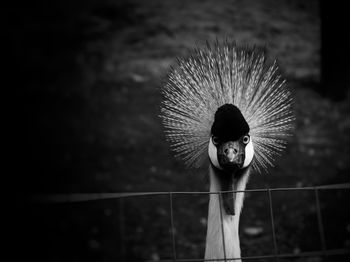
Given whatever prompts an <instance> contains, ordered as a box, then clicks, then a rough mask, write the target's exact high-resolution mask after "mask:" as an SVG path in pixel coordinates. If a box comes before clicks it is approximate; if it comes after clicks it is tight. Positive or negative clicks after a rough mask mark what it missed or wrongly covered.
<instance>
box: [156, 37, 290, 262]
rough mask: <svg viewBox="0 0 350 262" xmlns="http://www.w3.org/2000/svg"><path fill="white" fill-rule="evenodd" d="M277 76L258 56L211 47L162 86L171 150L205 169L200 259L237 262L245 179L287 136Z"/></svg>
mask: <svg viewBox="0 0 350 262" xmlns="http://www.w3.org/2000/svg"><path fill="white" fill-rule="evenodd" d="M277 70H278V69H277V65H276V62H273V63H271V64H269V63H268V62H267V59H266V57H265V54H264V52H262V51H259V50H257V49H255V48H249V47H239V46H237V45H236V44H235V43H230V42H228V41H225V42H223V43H219V42H216V43H215V44H214V45H210V44H207V45H206V46H205V47H202V48H197V49H194V50H193V51H192V52H191V53H190V55H189V56H187V57H184V58H179V59H178V64H177V65H176V66H175V67H173V68H171V70H170V73H169V74H168V77H167V82H166V84H165V85H164V87H163V88H162V94H163V101H162V105H161V117H162V122H163V125H164V126H165V132H166V137H167V139H168V140H169V141H170V143H171V146H172V149H173V150H174V151H175V152H176V153H177V156H179V157H180V158H182V159H183V160H184V161H185V163H186V164H187V166H189V167H200V166H202V165H206V163H208V165H209V178H210V198H209V210H208V224H207V237H206V247H205V259H211V261H216V260H221V261H222V260H223V259H225V260H229V259H231V261H233V260H232V259H235V260H234V261H241V259H240V258H241V250H240V242H239V231H238V229H239V218H240V213H241V209H242V205H243V198H244V190H245V188H246V184H247V181H248V178H249V174H250V173H251V172H252V171H255V172H257V173H262V172H264V171H267V170H268V168H269V167H271V166H273V161H274V160H275V157H276V156H277V155H279V154H280V153H281V152H282V151H283V149H284V148H285V145H286V142H287V137H288V136H289V135H291V131H292V129H293V121H294V116H293V112H292V95H291V92H290V90H288V89H287V88H286V86H285V81H284V80H282V79H281V76H280V74H279V73H278V72H277ZM207 160H209V161H207Z"/></svg>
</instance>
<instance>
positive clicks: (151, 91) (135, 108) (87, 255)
mask: <svg viewBox="0 0 350 262" xmlns="http://www.w3.org/2000/svg"><path fill="white" fill-rule="evenodd" d="M329 2H330V1H328V2H326V1H317V0H310V1H302V0H292V1H287V0H280V1H276V0H261V1H254V0H245V1H243V0H216V1H209V0H202V1H200V0H197V1H185V0H179V1H172V0H152V1H142V0H115V1H112V0H102V1H98V0H88V1H82V0H77V1H41V2H35V3H32V2H30V3H26V4H24V5H22V4H21V5H19V4H18V6H12V7H9V8H8V9H5V11H6V12H7V13H8V16H9V19H8V21H7V23H8V26H7V28H6V30H5V32H6V33H7V34H8V35H9V38H8V39H9V40H10V50H11V51H12V53H11V55H12V57H11V58H12V60H11V63H9V65H8V66H9V67H10V69H14V70H15V76H11V77H12V79H11V82H12V83H13V84H14V85H15V88H14V89H13V90H14V91H15V92H14V97H13V98H14V99H12V100H11V101H12V102H11V103H12V107H11V108H12V109H11V110H13V112H14V117H11V126H12V129H13V130H11V132H12V135H13V136H14V137H15V139H13V140H12V141H14V142H12V143H13V144H12V147H11V151H10V155H11V156H14V160H15V161H14V163H11V164H12V173H11V174H12V175H11V181H12V182H11V183H12V184H11V188H12V189H13V190H14V192H16V193H17V195H18V198H17V199H16V205H15V211H16V212H14V213H13V214H14V218H13V222H14V226H13V227H12V229H14V230H15V231H14V233H13V238H12V241H13V243H14V246H15V247H16V250H18V251H19V252H14V253H13V256H14V257H17V256H25V257H26V258H33V259H36V260H43V261H157V260H160V259H171V258H172V242H171V235H170V228H169V225H170V224H169V223H170V211H169V199H168V196H160V197H159V196H158V197H156V196H152V197H138V198H126V199H123V200H120V199H110V200H99V201H92V202H84V203H74V204H33V203H31V204H30V205H27V204H25V203H26V200H28V199H29V198H30V196H31V195H32V194H38V193H41V194H52V193H102V192H148V191H152V192H153V191H207V190H208V179H207V177H206V173H205V172H206V167H204V168H203V169H200V170H188V169H186V168H185V167H184V165H183V163H182V162H181V161H179V160H176V159H175V158H174V157H173V153H172V152H171V151H170V149H169V144H168V143H167V142H166V141H165V137H164V135H163V129H162V126H161V122H160V119H159V117H158V115H159V104H160V100H161V96H160V92H159V89H160V88H161V86H162V84H163V80H164V78H165V76H166V73H167V71H168V69H169V67H170V66H171V65H173V64H175V62H176V57H179V56H183V55H186V54H188V52H189V50H191V49H192V48H193V47H195V46H198V45H199V46H201V45H203V44H204V43H205V41H209V42H211V41H214V40H215V39H219V40H221V39H224V38H225V37H229V38H231V39H234V40H235V41H236V42H237V43H238V44H240V45H246V44H248V45H257V46H262V47H266V49H267V50H268V56H269V57H271V58H277V61H278V64H279V66H280V69H281V72H282V74H283V75H284V77H285V78H286V79H287V85H288V86H289V87H290V88H291V89H292V90H293V92H294V94H295V114H296V119H297V123H296V130H295V134H294V136H293V138H292V139H291V140H290V143H289V146H288V148H287V150H286V152H285V154H284V155H283V157H281V158H280V159H278V161H277V163H276V167H275V168H274V169H272V170H271V173H270V174H269V175H257V174H256V175H253V176H252V177H251V179H250V182H249V184H248V189H254V188H275V187H304V186H318V185H328V184H337V183H344V182H350V179H349V165H350V164H349V160H350V151H349V145H350V141H349V133H350V119H349V116H350V103H349V102H350V97H349V66H348V64H349V63H348V60H347V57H348V54H349V51H348V50H347V49H348V47H349V42H348V39H347V33H346V30H345V25H346V23H345V20H346V19H345V18H346V14H345V10H346V8H345V4H344V6H342V5H337V6H336V5H333V4H332V3H329ZM13 4H14V5H16V3H13ZM272 197H273V207H274V210H275V214H274V216H275V217H274V220H275V227H276V237H277V244H278V251H279V252H280V253H293V254H298V253H300V252H304V251H314V250H320V249H321V243H320V238H319V232H318V227H317V220H316V207H315V201H314V200H315V196H314V193H313V192H312V191H296V192H293V191H291V192H276V193H273V196H272ZM320 200H321V203H320V204H321V210H322V215H323V220H324V221H323V223H324V225H325V236H326V244H327V248H345V247H346V248H349V246H350V216H349V212H348V211H349V205H348V200H349V190H336V191H321V192H320ZM207 205H208V197H207V196H205V195H195V196H189V195H186V196H174V200H173V207H174V225H175V240H176V243H175V244H176V245H175V246H176V250H177V257H178V258H186V259H195V258H197V259H198V258H203V256H204V244H205V234H206V223H207V221H206V218H207ZM268 207H269V202H268V199H267V195H266V194H265V193H248V194H247V198H246V201H245V207H244V209H243V214H242V218H241V231H240V235H241V245H242V255H243V256H250V255H269V254H273V252H274V250H273V241H272V236H271V223H270V220H269V215H270V213H269V209H268ZM342 259H343V260H344V257H338V258H337V257H308V258H302V259H299V261H342ZM286 260H287V259H286ZM291 260H293V259H291ZM294 260H295V259H294ZM294 260H293V261H294Z"/></svg>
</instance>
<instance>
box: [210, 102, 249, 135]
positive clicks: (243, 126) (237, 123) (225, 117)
mask: <svg viewBox="0 0 350 262" xmlns="http://www.w3.org/2000/svg"><path fill="white" fill-rule="evenodd" d="M247 133H249V125H248V123H247V121H246V120H245V119H244V117H243V115H242V113H241V111H240V110H239V109H238V108H237V107H236V106H235V105H232V104H225V105H223V106H221V107H219V108H218V110H217V111H216V113H215V118H214V123H213V126H212V127H211V134H212V135H213V136H216V137H218V138H219V139H220V140H221V141H235V140H237V139H239V138H240V137H241V136H243V135H245V134H247Z"/></svg>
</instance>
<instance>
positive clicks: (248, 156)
mask: <svg viewBox="0 0 350 262" xmlns="http://www.w3.org/2000/svg"><path fill="white" fill-rule="evenodd" d="M253 156H254V147H253V143H252V137H250V141H249V143H248V144H247V145H246V146H245V159H244V163H243V168H245V167H247V166H249V164H250V163H251V162H252V160H253Z"/></svg>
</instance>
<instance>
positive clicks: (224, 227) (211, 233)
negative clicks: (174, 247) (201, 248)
mask: <svg viewBox="0 0 350 262" xmlns="http://www.w3.org/2000/svg"><path fill="white" fill-rule="evenodd" d="M217 172H218V171H217V170H216V169H215V168H214V167H212V166H210V167H209V176H210V192H218V191H222V189H221V184H220V181H219V179H218V174H217ZM248 177H249V169H246V170H245V171H244V173H243V174H242V175H241V176H240V178H239V179H234V180H233V187H232V188H233V190H244V189H245V187H246V184H247V181H248ZM219 197H220V195H219V194H210V199H209V211H208V226H207V240H206V248H205V259H224V258H227V259H228V258H239V257H241V249H240V243H239V235H238V225H239V217H240V212H241V209H242V205H243V197H244V193H243V192H242V193H236V196H235V198H233V199H232V201H234V209H235V215H228V214H227V213H226V212H225V209H224V207H223V205H222V202H223V201H221V200H220V199H219ZM221 221H222V223H221ZM224 243H225V245H224ZM224 251H225V252H224ZM232 261H233V260H232ZM234 261H241V260H234Z"/></svg>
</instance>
